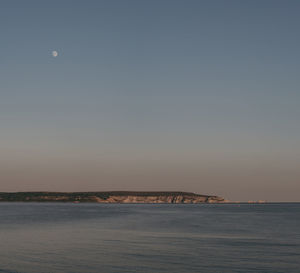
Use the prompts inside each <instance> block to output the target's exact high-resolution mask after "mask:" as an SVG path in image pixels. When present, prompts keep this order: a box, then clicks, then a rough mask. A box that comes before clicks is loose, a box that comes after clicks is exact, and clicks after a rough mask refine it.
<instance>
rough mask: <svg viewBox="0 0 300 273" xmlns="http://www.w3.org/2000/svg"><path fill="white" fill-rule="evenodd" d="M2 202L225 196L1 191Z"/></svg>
mask: <svg viewBox="0 0 300 273" xmlns="http://www.w3.org/2000/svg"><path fill="white" fill-rule="evenodd" d="M0 201H2V202H75V203H79V202H93V203H170V204H171V203H174V204H179V203H187V204H195V203H223V202H226V201H225V200H224V198H222V197H218V196H208V195H200V194H195V193H188V192H77V193H76V192H75V193H63V192H19V193H0Z"/></svg>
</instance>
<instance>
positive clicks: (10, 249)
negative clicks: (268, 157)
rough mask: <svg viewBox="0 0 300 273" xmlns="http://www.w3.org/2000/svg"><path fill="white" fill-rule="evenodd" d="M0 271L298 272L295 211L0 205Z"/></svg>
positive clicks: (289, 207)
mask: <svg viewBox="0 0 300 273" xmlns="http://www.w3.org/2000/svg"><path fill="white" fill-rule="evenodd" d="M0 272H1V273H3V272H5V273H9V272H16V273H56V272H70V273H71V272H72V273H73V272H74V273H76V272H87V273H93V272H97V273H102V272H103V273H112V272H116V273H120V272H130V273H133V272H141V273H143V272H151V273H152V272H158V273H163V272H172V273H186V272H203V273H226V272H239V273H243V272H245V273H246V272H247V273H248V272H262V273H268V272H270V273H276V272H284V273H289V272H295V273H296V272H297V273H299V272H300V204H240V205H238V204H216V205H213V204H203V205H201V204H198V205H197V204H194V205H189V204H186V205H180V204H178V205H165V204H164V205H149V204H139V205H126V204H110V205H108V204H58V203H55V204H54V203H31V204H29V203H0Z"/></svg>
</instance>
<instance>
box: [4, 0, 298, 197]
mask: <svg viewBox="0 0 300 273" xmlns="http://www.w3.org/2000/svg"><path fill="white" fill-rule="evenodd" d="M299 12H300V2H299V1H289V0H285V1H283V0H281V1H277V0H251V1H250V0H249V1H246V0H245V1H238V0H237V1H232V0H228V1H217V0H207V1H205V0H203V1H198V0H186V1H184V0H180V1H178V0H151V1H146V0H127V1H123V0H113V1H109V0H105V1H103V0H102V1H101V0H99V1H91V0H85V1H83V0H82V1H67V0H60V1H31V0H28V1H21V0H20V1H15V0H10V1H8V0H4V1H1V3H0V39H1V40H0V41H1V43H0V191H108V190H141V191H148V190H149V191H150V190H151V191H162V190H163V191H188V192H197V193H201V194H211V195H219V196H223V197H225V198H226V199H229V200H237V201H247V200H266V201H300V195H299V192H300V168H299V166H300V145H299V142H300V126H299V120H300V91H299V81H300V80H299V79H300V77H299V76H300V75H299V71H300V70H299V68H300V53H299V52H300V51H299V48H300V36H299V26H300V17H299ZM53 51H57V52H58V56H56V57H54V56H53V55H52V52H53Z"/></svg>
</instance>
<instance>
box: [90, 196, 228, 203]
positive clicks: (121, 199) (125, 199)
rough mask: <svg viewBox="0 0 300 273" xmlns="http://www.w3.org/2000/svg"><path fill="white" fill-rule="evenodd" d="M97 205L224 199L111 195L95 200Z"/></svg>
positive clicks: (194, 201)
mask: <svg viewBox="0 0 300 273" xmlns="http://www.w3.org/2000/svg"><path fill="white" fill-rule="evenodd" d="M95 201H96V202H98V203H173V204H180V203H181V204H182V203H186V204H192V203H219V202H224V199H223V198H221V197H217V196H209V197H206V196H188V195H184V194H183V195H177V196H172V195H161V196H136V195H127V196H118V195H112V196H110V197H109V198H107V199H101V198H96V200H95Z"/></svg>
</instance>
